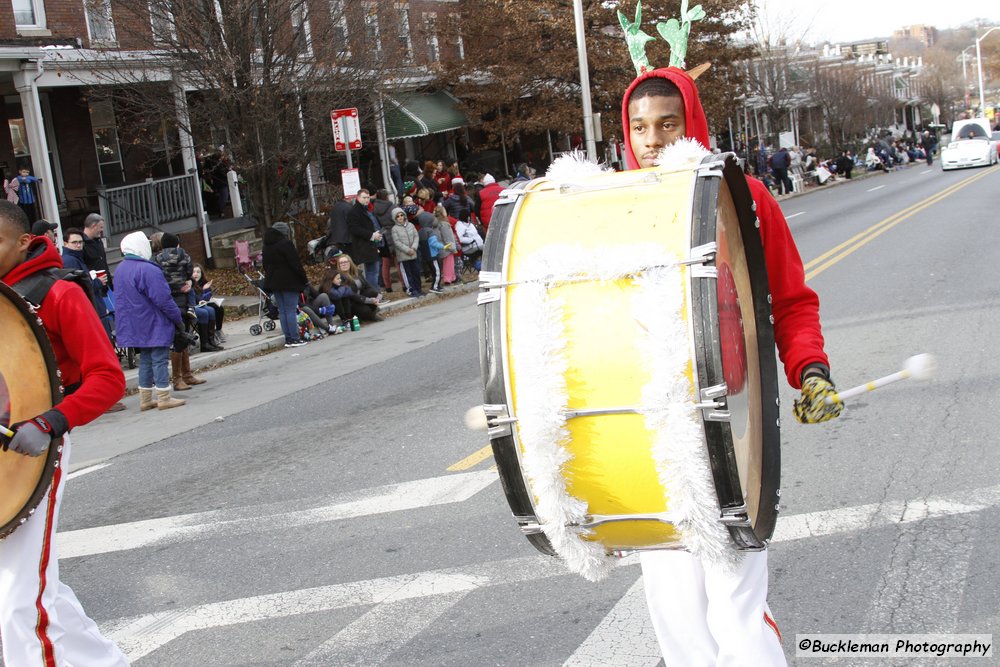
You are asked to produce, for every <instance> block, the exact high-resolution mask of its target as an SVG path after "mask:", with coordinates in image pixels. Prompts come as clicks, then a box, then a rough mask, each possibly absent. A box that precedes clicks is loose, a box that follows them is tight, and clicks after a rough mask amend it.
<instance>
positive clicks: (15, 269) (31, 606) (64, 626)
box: [0, 201, 128, 667]
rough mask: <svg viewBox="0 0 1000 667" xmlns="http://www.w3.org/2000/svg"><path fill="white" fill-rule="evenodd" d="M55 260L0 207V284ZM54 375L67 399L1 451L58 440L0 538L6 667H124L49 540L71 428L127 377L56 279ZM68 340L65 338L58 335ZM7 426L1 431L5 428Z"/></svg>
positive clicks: (50, 327) (23, 450) (5, 440)
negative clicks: (48, 480) (62, 576)
mask: <svg viewBox="0 0 1000 667" xmlns="http://www.w3.org/2000/svg"><path fill="white" fill-rule="evenodd" d="M61 268H62V258H61V257H60V255H59V252H58V251H57V250H56V247H55V246H54V245H53V244H52V242H51V241H50V240H49V239H47V238H45V237H44V236H32V235H31V228H30V225H29V223H28V219H27V217H25V215H24V212H23V211H21V209H19V208H18V207H17V206H14V205H13V204H10V203H8V202H6V201H0V280H2V281H3V282H4V283H6V284H7V285H9V286H11V287H13V288H14V289H15V291H16V290H17V284H18V283H19V282H20V281H22V280H24V279H25V278H28V277H29V276H32V275H33V274H36V273H38V272H40V271H44V270H46V269H61ZM37 314H38V317H39V319H41V320H42V325H43V327H44V328H45V332H46V333H47V334H48V338H49V342H50V343H51V344H52V351H53V352H54V353H55V357H56V362H57V363H58V365H59V370H60V372H61V373H62V378H61V379H62V383H63V387H64V389H65V394H66V396H65V398H64V399H63V400H62V401H61V402H60V403H59V404H58V405H57V406H55V407H54V408H52V409H51V410H46V411H45V412H43V413H42V414H40V415H37V416H35V417H34V418H32V419H29V420H27V421H23V422H20V423H17V424H11V425H10V429H11V430H12V431H13V432H14V435H13V437H12V438H11V437H7V436H6V435H0V446H2V447H3V448H4V449H6V450H10V451H14V452H18V453H20V454H23V455H24V456H41V455H42V454H43V453H44V452H45V451H46V450H47V449H48V448H49V446H51V445H52V443H53V442H54V441H56V440H57V439H58V438H59V437H62V438H63V449H62V454H61V459H60V461H59V466H58V467H57V468H56V471H55V475H54V477H53V479H52V484H51V487H50V488H49V490H48V492H47V493H46V496H45V498H44V499H43V501H42V504H41V505H39V507H38V508H37V509H36V511H35V513H34V514H32V515H31V517H30V518H29V519H28V520H27V521H26V522H25V523H24V524H23V525H21V526H20V527H19V528H18V529H17V530H16V531H14V533H12V534H11V535H10V536H8V537H7V538H6V539H4V540H0V639H2V640H3V658H4V664H6V665H11V666H13V665H17V666H18V667H35V666H39V667H41V666H45V667H48V666H50V665H52V666H54V665H88V666H93V667H118V666H119V665H127V664H128V661H127V660H126V659H125V656H124V655H122V653H121V651H120V650H119V649H118V647H117V646H115V645H114V643H112V642H111V641H109V640H108V639H106V638H104V637H103V636H102V635H101V633H100V631H99V630H98V628H97V625H96V624H95V623H94V622H93V621H92V620H91V619H90V618H89V617H88V616H87V615H86V613H84V611H83V608H82V607H81V606H80V602H79V601H78V600H77V598H76V596H75V595H74V594H73V591H72V590H71V589H70V588H69V587H68V586H66V585H65V584H63V583H62V582H60V581H59V561H58V558H57V556H56V553H55V548H54V544H53V538H54V537H55V533H56V525H57V523H58V519H59V505H60V502H61V500H62V494H63V487H64V485H65V483H66V478H65V474H64V473H65V471H66V469H67V467H68V465H69V456H70V440H69V436H68V432H69V430H70V429H72V428H73V427H75V426H81V425H83V424H86V423H88V422H90V421H92V420H94V419H96V418H97V417H100V416H101V415H102V414H104V412H105V411H106V410H107V409H108V408H109V407H110V406H111V405H112V404H114V402H115V401H117V400H118V399H119V398H121V397H122V396H123V395H124V393H125V376H124V375H123V374H122V370H121V366H120V365H119V364H118V357H117V356H116V355H115V352H114V350H113V349H112V347H111V343H110V341H109V340H108V337H107V335H106V334H105V332H104V328H103V326H102V325H101V322H100V320H99V319H98V317H97V313H96V312H95V311H94V307H93V305H92V304H91V302H90V299H89V298H88V297H87V295H86V294H85V293H84V291H83V290H82V289H81V288H80V287H79V286H78V285H76V284H75V283H72V282H69V281H66V280H57V281H56V282H55V284H53V285H52V287H51V289H50V290H49V292H48V294H47V295H46V296H45V298H44V299H42V303H41V305H40V307H39V308H38V310H37ZM64 331H65V332H67V333H69V332H71V335H66V336H64V335H63V332H64ZM4 426H6V425H4Z"/></svg>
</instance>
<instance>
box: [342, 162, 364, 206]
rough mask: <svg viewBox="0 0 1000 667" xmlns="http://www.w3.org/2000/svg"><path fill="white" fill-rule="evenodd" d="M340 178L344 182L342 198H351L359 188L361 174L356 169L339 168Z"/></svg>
mask: <svg viewBox="0 0 1000 667" xmlns="http://www.w3.org/2000/svg"><path fill="white" fill-rule="evenodd" d="M340 179H341V182H343V184H344V198H345V199H352V200H353V199H354V197H355V196H357V194H358V190H360V189H361V174H360V173H359V172H358V170H357V169H341V170H340Z"/></svg>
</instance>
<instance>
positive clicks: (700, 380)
mask: <svg viewBox="0 0 1000 667" xmlns="http://www.w3.org/2000/svg"><path fill="white" fill-rule="evenodd" d="M758 226H759V222H758V220H757V218H756V215H755V213H754V205H753V199H752V197H751V195H750V190H749V187H748V185H747V182H746V179H745V178H744V176H743V174H742V172H741V170H740V169H739V167H738V166H737V164H736V160H735V158H734V156H732V155H731V154H726V155H721V156H710V157H707V158H705V159H704V160H703V161H701V162H700V163H698V164H694V165H692V166H691V167H690V168H685V169H663V168H654V169H646V170H637V171H630V172H623V173H617V174H614V173H611V174H601V175H598V176H589V177H581V178H580V179H579V180H578V181H577V182H563V181H560V182H555V181H553V180H549V179H539V180H536V181H531V182H525V183H520V182H519V183H515V184H513V185H512V187H511V188H509V189H507V190H505V191H504V193H503V194H502V195H501V198H500V200H499V201H498V203H497V206H496V208H495V209H494V214H493V219H492V221H491V224H490V228H489V235H488V238H487V240H486V247H485V250H484V256H483V271H482V273H481V274H480V290H481V292H480V297H479V307H480V360H481V368H482V378H483V384H484V410H485V411H486V414H487V423H488V428H489V436H490V441H491V444H492V447H493V453H494V457H495V458H496V461H497V467H498V471H499V473H500V479H501V482H502V484H503V488H504V492H505V494H506V496H507V500H508V503H509V504H510V507H511V510H512V511H513V514H514V518H515V520H516V521H517V523H518V525H519V526H520V527H521V530H522V532H523V533H524V534H525V535H526V537H527V538H528V540H529V541H530V542H531V543H532V544H533V545H534V546H535V547H536V548H537V549H538V550H539V551H541V552H543V553H546V554H550V555H560V556H563V557H564V558H565V556H566V554H565V553H562V551H561V550H560V549H557V548H556V547H555V546H554V544H556V543H557V542H559V541H561V543H562V544H565V543H566V540H565V539H564V538H565V537H566V533H565V532H560V530H559V529H553V525H552V524H553V522H552V521H551V520H550V521H548V522H546V521H545V520H544V519H542V518H540V516H539V515H540V514H544V512H539V509H540V508H543V507H548V508H549V509H548V512H549V515H550V516H571V517H572V518H571V520H570V521H569V522H567V523H565V524H562V525H565V526H566V527H567V530H568V531H570V532H571V533H572V535H573V536H576V537H578V538H579V539H580V540H583V541H585V542H588V543H597V544H599V545H601V546H602V547H603V549H604V550H605V552H607V553H613V552H618V551H634V550H644V549H677V548H688V546H687V544H689V543H688V542H687V541H686V538H685V534H692V533H693V532H694V533H696V532H698V530H699V529H700V527H701V526H694V528H692V525H693V524H694V523H696V522H697V521H702V518H704V522H703V523H711V524H712V526H710V527H709V528H708V530H709V531H710V532H711V531H716V534H718V535H720V536H721V537H720V538H719V539H720V540H721V541H723V542H724V541H728V544H729V546H730V547H735V548H736V549H740V550H756V549H761V548H764V547H765V546H766V545H767V542H768V540H769V539H770V537H771V534H772V532H773V530H774V526H775V522H776V519H777V504H778V495H779V489H778V485H779V468H780V455H779V425H778V389H777V380H778V375H777V367H776V362H775V357H774V333H773V329H772V323H771V311H770V296H769V292H768V285H767V272H766V268H765V265H764V252H763V247H762V244H761V239H760V233H759V229H758ZM630 261H632V264H631V265H629V262H630ZM657 281H659V282H657ZM671 281H673V284H672V285H667V284H666V283H670V282H671ZM652 283H656V285H655V286H654V287H655V289H660V288H663V290H664V291H661V292H657V291H655V289H654V288H651V287H650V285H651V284H652ZM644 290H645V291H644ZM650 290H653V291H650ZM660 294H672V295H674V296H675V297H676V298H674V299H673V301H671V302H670V303H675V304H676V309H674V307H673V306H667V305H666V302H665V301H663V300H658V299H657V298H656V297H658V295H660ZM650 297H653V298H652V299H651V298H650ZM672 298H673V297H672ZM658 308H662V313H659V314H658V313H655V312H652V311H656V310H658ZM657 317H659V319H657ZM654 326H655V327H659V328H657V329H656V332H657V333H656V335H652V334H653V330H654ZM665 331H666V332H669V333H670V335H669V336H660V334H661V333H662V332H665ZM519 332H520V333H519ZM533 334H534V338H535V341H529V342H528V343H525V340H526V339H530V338H531V337H532V335H533ZM539 341H540V342H539ZM539 347H543V348H545V349H544V350H541V351H538V350H536V349H535V348H539ZM526 352H527V356H528V357H530V359H531V360H530V361H528V360H526V359H524V358H521V359H518V355H522V356H523V355H524V354H525V353H526ZM536 352H537V354H536ZM658 355H659V356H664V357H670V358H671V359H672V360H673V361H671V363H673V364H674V366H673V368H674V369H680V370H679V371H676V372H671V373H668V374H667V377H659V378H658V377H656V374H657V372H658V370H657V369H658V368H663V366H662V364H660V362H659V360H658ZM681 357H682V358H681ZM553 359H555V361H554V362H553V361H552V360H553ZM546 364H551V365H552V368H553V369H554V370H551V369H548V370H545V372H536V370H537V366H539V365H546ZM658 364H659V365H658ZM550 370H551V372H549V371H550ZM546 373H548V374H549V375H552V374H557V375H558V376H559V377H558V378H556V380H555V381H554V382H550V379H549V378H548V376H547V375H546ZM658 383H659V384H658ZM664 383H666V384H664ZM671 383H673V384H671ZM663 386H672V387H673V388H674V389H675V390H676V391H674V393H673V394H672V399H671V400H672V401H673V403H672V404H671V405H670V406H667V407H665V408H664V409H665V410H673V412H672V413H671V414H672V415H674V417H676V415H679V414H683V415H684V416H685V419H687V418H688V417H690V420H689V421H690V422H691V423H695V422H696V426H695V428H694V429H687V431H684V429H679V431H684V432H682V433H681V432H679V433H678V435H677V437H678V438H679V439H680V438H687V440H688V441H689V442H694V441H695V440H696V441H697V442H696V443H694V444H693V445H691V447H690V448H689V449H688V450H687V451H695V452H696V453H697V454H698V456H700V457H702V458H703V459H704V464H703V465H702V464H699V465H700V466H701V467H700V468H699V469H698V470H697V471H696V472H698V473H699V474H698V475H696V476H695V477H696V478H695V479H691V478H685V477H684V476H685V475H687V474H688V473H689V470H687V469H685V468H684V466H683V465H680V464H677V463H676V462H677V461H678V460H679V459H678V458H677V457H672V456H671V455H670V452H669V451H667V450H669V449H670V447H671V446H672V445H671V443H670V438H673V437H674V434H673V431H672V430H671V429H672V428H673V425H675V424H677V423H678V421H681V420H678V419H676V418H674V417H671V419H672V421H671V419H665V420H663V421H661V422H659V423H660V424H669V425H670V426H669V427H668V428H659V427H658V426H657V424H658V422H657V421H656V419H655V418H654V417H655V416H654V417H651V414H653V413H655V412H656V410H657V407H656V406H655V402H656V400H657V398H658V397H660V396H664V395H665V394H664V393H663V392H660V393H657V392H656V391H651V389H652V388H656V387H663ZM551 388H556V389H557V390H558V391H550V389H551ZM553 394H555V395H553ZM550 401H551V403H552V405H553V406H556V407H555V408H552V409H550V406H548V405H546V403H548V402H550ZM651 404H653V407H652V408H651V407H650V406H651ZM540 406H541V409H539V407H540ZM539 412H543V413H545V414H544V415H542V416H539ZM529 418H530V420H531V423H530V424H529ZM545 420H549V423H547V424H546V423H544V421H545ZM539 424H541V426H542V428H539V427H538V426H539ZM692 430H693V431H694V432H692ZM665 433H668V434H669V437H665V436H664V434H665ZM546 436H551V437H550V438H548V439H547V438H546ZM539 451H544V452H545V456H539V455H538V452H539ZM664 451H667V454H666V455H664ZM539 461H541V462H542V464H544V465H539ZM550 464H551V465H550ZM545 465H550V468H551V469H554V470H557V472H558V475H560V476H561V477H562V479H556V478H554V476H553V475H551V474H550V473H549V471H546V470H545V469H543V468H544V466H545ZM546 475H548V476H546ZM702 479H704V481H705V483H706V484H708V485H709V486H714V489H711V490H709V491H708V496H707V498H706V496H705V494H702V495H700V496H698V497H697V498H695V497H694V496H693V495H691V494H690V493H689V489H691V488H692V487H696V486H698V485H700V484H701V482H702ZM553 488H555V489H556V491H555V493H553ZM692 499H696V500H698V501H699V502H701V503H702V507H701V511H700V513H699V512H695V514H698V515H699V517H702V518H699V517H696V518H695V519H689V518H688V517H687V516H686V515H684V513H685V512H688V508H690V506H691V505H692V503H691V502H690V501H691V500H692ZM706 499H707V501H708V502H707V503H704V501H705V500H706ZM559 503H561V504H559ZM706 504H707V505H708V506H705V505H706ZM580 507H583V508H585V509H584V510H582V511H581V510H579V508H580ZM552 508H555V510H553V509H552ZM574 512H575V514H574ZM688 513H689V514H690V512H688ZM678 516H681V519H680V520H678V518H677V517H678ZM553 536H555V537H553Z"/></svg>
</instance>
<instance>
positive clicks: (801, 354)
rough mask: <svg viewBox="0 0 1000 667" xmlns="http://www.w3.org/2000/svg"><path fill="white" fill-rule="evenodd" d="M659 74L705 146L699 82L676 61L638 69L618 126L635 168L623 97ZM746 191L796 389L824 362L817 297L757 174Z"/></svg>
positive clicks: (781, 347) (781, 349)
mask: <svg viewBox="0 0 1000 667" xmlns="http://www.w3.org/2000/svg"><path fill="white" fill-rule="evenodd" d="M652 77H660V78H663V79H667V80H668V81H670V82H672V83H673V84H674V85H675V86H677V88H678V89H679V90H680V91H681V97H682V98H683V100H684V125H685V136H686V137H688V138H691V139H697V140H698V142H699V143H701V145H702V146H705V147H706V148H708V146H709V140H708V120H707V119H706V118H705V110H704V109H703V108H702V106H701V100H700V99H699V98H698V88H697V86H695V83H694V80H693V79H692V78H691V77H690V76H688V75H687V73H686V72H684V71H683V70H680V69H678V68H676V67H665V68H661V69H655V70H652V71H650V72H646V73H644V74H641V75H639V76H638V77H636V79H635V80H634V81H633V82H632V83H631V84H630V85H629V87H628V89H627V90H626V91H625V95H624V97H623V98H622V132H623V133H624V134H623V136H624V137H625V138H626V141H625V164H626V165H627V167H628V168H629V169H639V168H641V167H640V165H639V161H638V160H636V157H635V154H634V153H633V152H632V144H631V142H630V141H628V138H629V136H631V133H630V126H629V115H628V101H629V97H630V96H631V95H632V91H633V90H634V89H635V87H636V86H637V85H639V84H640V83H641V82H642V81H644V80H646V79H649V78H652ZM747 184H748V185H749V186H750V194H751V196H753V200H754V201H755V202H756V203H757V217H758V218H760V221H761V225H760V235H761V240H762V242H763V245H764V261H765V262H766V264H767V281H768V286H769V287H770V290H771V296H772V300H773V302H772V304H771V312H772V313H773V314H774V338H775V342H776V343H777V345H778V356H779V357H780V358H781V362H782V363H783V364H784V366H785V377H786V378H788V384H790V385H792V386H793V387H795V388H796V389H798V388H799V387H800V386H801V381H800V379H799V376H800V375H801V374H802V370H803V369H804V368H805V367H806V366H808V365H809V364H813V363H822V364H825V365H827V366H829V364H830V362H829V360H828V359H827V356H826V353H825V352H824V351H823V334H822V331H821V329H820V324H819V297H817V296H816V292H814V291H813V290H811V289H809V287H807V286H806V280H805V270H804V269H803V267H802V259H801V257H799V251H798V249H797V248H796V247H795V241H794V240H793V239H792V233H791V231H790V230H789V229H788V222H787V221H786V220H785V216H784V215H783V214H782V212H781V207H779V206H778V202H777V201H776V200H775V199H774V197H773V196H771V193H770V191H768V189H767V187H766V186H765V185H764V184H763V183H761V182H760V181H758V180H757V179H756V178H753V177H750V176H748V177H747Z"/></svg>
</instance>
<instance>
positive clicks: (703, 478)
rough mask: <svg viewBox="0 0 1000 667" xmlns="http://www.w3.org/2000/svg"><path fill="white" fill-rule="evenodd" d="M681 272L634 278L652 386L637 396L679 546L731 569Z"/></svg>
mask: <svg viewBox="0 0 1000 667" xmlns="http://www.w3.org/2000/svg"><path fill="white" fill-rule="evenodd" d="M680 271H681V269H680V267H679V266H671V267H663V268H656V269H652V270H650V271H648V272H645V273H643V274H641V275H639V276H637V277H636V283H637V284H638V285H639V287H640V289H639V290H638V294H637V296H636V298H635V317H636V320H637V321H638V322H639V323H640V325H641V327H640V328H641V329H642V330H643V332H644V333H643V337H644V339H645V346H644V347H643V349H645V350H648V351H649V368H650V371H651V372H650V381H649V382H648V383H647V384H646V386H645V387H643V390H642V408H641V410H640V412H641V413H642V414H643V415H644V416H645V418H646V427H647V428H648V429H649V430H650V432H652V433H654V434H655V435H654V436H653V447H652V454H653V460H654V462H655V464H656V471H657V473H658V476H659V479H660V483H661V484H662V485H663V488H664V489H667V494H668V496H669V499H668V504H667V516H668V518H669V520H670V521H671V523H673V524H674V526H675V527H676V528H677V529H678V530H679V532H680V541H681V545H682V546H683V547H684V548H685V549H686V550H688V551H690V552H691V553H692V554H693V555H694V556H696V557H698V559H699V560H702V561H704V562H706V563H711V564H713V565H717V566H722V567H726V566H732V565H734V564H735V562H736V559H735V555H736V551H735V550H734V549H733V548H732V543H731V541H730V539H729V532H728V530H727V529H726V528H725V527H724V526H723V525H722V524H721V523H720V522H719V516H720V510H719V501H718V496H717V495H716V492H715V481H714V479H713V477H712V469H711V463H710V462H709V458H708V450H707V447H706V444H705V438H704V428H703V425H702V420H701V416H700V415H699V414H698V410H697V409H696V408H695V407H694V404H695V397H694V396H693V395H692V394H691V383H690V381H689V380H688V378H687V368H688V364H689V362H690V359H691V357H690V354H691V352H690V349H689V333H688V322H687V320H686V319H685V318H683V317H682V309H683V308H684V291H683V289H678V288H677V287H678V286H679V285H683V282H682V280H681V276H680Z"/></svg>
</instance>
